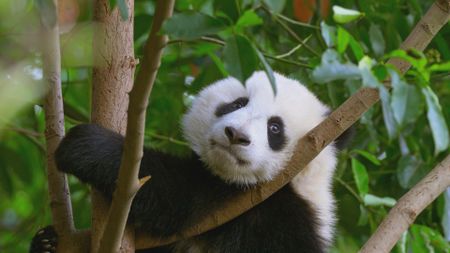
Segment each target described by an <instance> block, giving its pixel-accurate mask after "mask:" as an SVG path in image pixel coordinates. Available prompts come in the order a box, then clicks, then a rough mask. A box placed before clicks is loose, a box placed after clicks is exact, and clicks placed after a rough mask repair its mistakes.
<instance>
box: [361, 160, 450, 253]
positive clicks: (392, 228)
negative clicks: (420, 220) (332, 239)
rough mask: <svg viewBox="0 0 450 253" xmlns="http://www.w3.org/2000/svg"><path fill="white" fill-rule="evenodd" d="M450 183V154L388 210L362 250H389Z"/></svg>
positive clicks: (370, 252)
mask: <svg viewBox="0 0 450 253" xmlns="http://www.w3.org/2000/svg"><path fill="white" fill-rule="evenodd" d="M449 186H450V155H448V156H447V157H446V158H445V159H444V161H442V162H441V163H439V164H438V165H437V166H436V167H435V168H434V169H433V170H432V171H431V172H430V173H428V175H427V176H426V177H424V178H423V179H422V180H421V181H420V182H419V183H418V184H417V185H416V186H414V188H412V189H411V190H410V191H409V192H407V193H406V194H405V195H403V197H402V198H401V199H400V200H399V201H398V202H397V204H396V205H395V206H394V207H393V208H392V209H391V210H390V211H389V214H388V215H387V216H386V218H385V219H384V220H383V222H382V223H381V224H380V226H379V227H378V228H377V230H376V231H375V233H374V234H373V235H372V236H371V237H370V239H369V240H368V241H367V242H366V244H365V245H364V247H363V248H362V249H361V251H360V252H361V253H383V252H390V251H391V249H392V248H393V247H394V246H395V243H396V242H397V241H398V239H400V237H401V236H402V234H403V232H405V231H406V230H407V229H408V227H409V226H410V225H411V224H412V223H413V222H414V220H415V219H416V218H417V216H418V215H419V214H420V213H421V212H422V211H423V209H425V207H427V206H428V205H429V204H430V203H431V202H433V200H435V199H436V198H437V197H438V196H439V195H440V194H441V193H442V192H443V191H445V189H447V187H449Z"/></svg>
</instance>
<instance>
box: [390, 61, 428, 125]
mask: <svg viewBox="0 0 450 253" xmlns="http://www.w3.org/2000/svg"><path fill="white" fill-rule="evenodd" d="M389 73H390V76H391V83H392V87H393V89H392V97H391V98H392V100H391V108H392V111H393V113H394V118H395V120H396V121H397V123H398V124H399V125H400V126H404V125H406V124H407V123H411V122H415V120H416V119H417V118H418V117H419V116H420V115H421V113H422V107H423V101H422V97H421V94H420V91H419V90H418V89H417V88H416V87H415V86H412V85H408V84H407V83H406V82H404V81H403V80H401V79H400V76H399V74H398V73H397V72H396V71H395V70H392V69H389Z"/></svg>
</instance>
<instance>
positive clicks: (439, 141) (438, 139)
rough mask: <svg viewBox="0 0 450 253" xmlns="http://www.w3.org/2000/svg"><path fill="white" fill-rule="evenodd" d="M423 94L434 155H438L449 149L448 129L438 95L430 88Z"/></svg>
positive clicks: (425, 89) (423, 89) (426, 88)
mask: <svg viewBox="0 0 450 253" xmlns="http://www.w3.org/2000/svg"><path fill="white" fill-rule="evenodd" d="M422 94H423V95H424V96H425V101H426V104H427V109H428V110H427V118H428V123H429V124H430V127H431V133H432V134H433V140H434V145H435V150H434V153H435V155H436V154H438V153H439V152H441V151H444V150H446V149H447V148H448V145H449V133H448V127H447V124H446V122H445V118H444V115H443V114H442V109H441V105H440V104H439V99H438V97H437V96H436V94H434V92H433V91H432V90H431V88H430V87H429V86H427V87H425V88H422Z"/></svg>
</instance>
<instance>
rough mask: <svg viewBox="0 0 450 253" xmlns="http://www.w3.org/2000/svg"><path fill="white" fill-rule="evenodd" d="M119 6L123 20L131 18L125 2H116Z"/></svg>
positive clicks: (119, 0)
mask: <svg viewBox="0 0 450 253" xmlns="http://www.w3.org/2000/svg"><path fill="white" fill-rule="evenodd" d="M116 1H117V6H118V7H119V12H120V16H121V17H122V20H128V17H129V16H130V15H129V13H128V6H127V3H126V2H125V0H116Z"/></svg>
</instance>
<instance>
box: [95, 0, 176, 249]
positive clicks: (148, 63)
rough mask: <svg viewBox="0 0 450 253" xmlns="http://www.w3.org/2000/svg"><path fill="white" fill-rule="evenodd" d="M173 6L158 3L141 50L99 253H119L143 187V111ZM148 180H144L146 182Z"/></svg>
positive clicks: (171, 2) (170, 2)
mask: <svg viewBox="0 0 450 253" xmlns="http://www.w3.org/2000/svg"><path fill="white" fill-rule="evenodd" d="M174 3H175V1H174V0H158V1H157V4H156V9H155V17H154V18H153V24H152V29H151V32H150V36H149V38H148V40H147V43H146V45H145V48H144V58H143V59H142V65H141V67H140V70H139V72H138V74H137V76H136V80H135V82H134V86H133V89H132V90H131V92H130V103H129V107H128V124H127V131H126V135H125V141H124V152H123V155H122V163H121V166H120V169H119V177H118V181H117V187H116V190H115V192H114V197H113V201H112V204H111V208H110V212H109V215H108V221H107V223H106V227H105V233H104V234H103V238H102V239H101V243H100V250H99V252H100V253H110V252H117V251H118V250H119V247H120V238H121V237H122V234H123V231H124V228H125V225H126V221H127V218H128V213H129V210H130V207H131V203H132V201H133V198H134V196H135V194H136V193H137V191H138V190H139V188H140V187H141V185H142V184H143V183H144V181H139V178H138V173H139V167H140V163H141V159H142V155H143V146H144V131H145V116H146V108H147V105H148V99H149V96H150V93H151V91H152V87H153V84H154V81H155V78H156V74H157V71H158V69H159V66H160V64H161V55H162V50H163V48H164V46H165V45H166V43H167V40H168V39H167V36H166V35H160V34H159V31H160V29H161V26H162V23H163V21H164V20H165V19H166V18H168V17H170V16H171V15H172V11H173V6H174ZM148 179H149V178H146V180H148Z"/></svg>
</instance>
